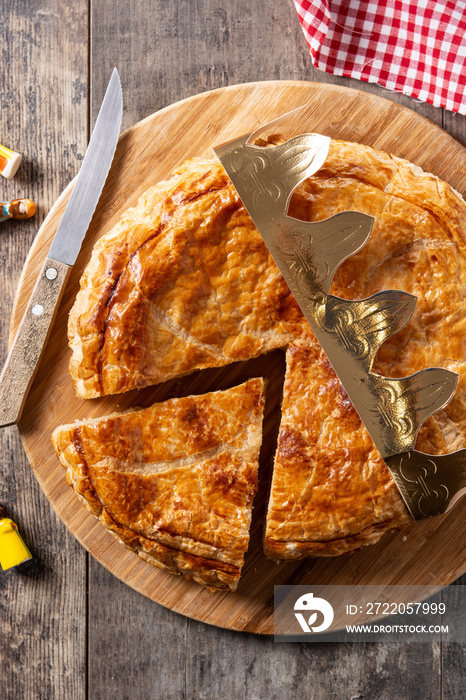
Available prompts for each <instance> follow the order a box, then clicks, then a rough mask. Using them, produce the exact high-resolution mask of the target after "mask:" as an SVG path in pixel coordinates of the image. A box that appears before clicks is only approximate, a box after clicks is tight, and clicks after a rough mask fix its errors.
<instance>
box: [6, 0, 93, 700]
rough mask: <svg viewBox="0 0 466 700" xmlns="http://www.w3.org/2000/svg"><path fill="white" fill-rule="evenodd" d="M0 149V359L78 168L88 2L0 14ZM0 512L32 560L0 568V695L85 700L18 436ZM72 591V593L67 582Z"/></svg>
mask: <svg viewBox="0 0 466 700" xmlns="http://www.w3.org/2000/svg"><path fill="white" fill-rule="evenodd" d="M1 17H2V19H1V20H0V22H1V29H2V32H1V37H2V38H1V39H0V42H1V44H0V45H1V50H2V68H1V70H0V104H1V117H0V124H1V127H0V141H1V142H2V144H5V145H6V146H9V147H11V148H13V149H15V150H16V151H19V152H20V153H21V154H22V155H23V162H22V164H21V167H20V169H19V171H18V173H17V174H16V176H15V178H14V179H13V180H11V181H7V180H5V179H4V178H0V180H1V182H0V199H2V200H10V199H12V198H15V197H30V198H32V199H33V200H34V201H35V202H36V203H37V205H38V212H37V214H36V216H35V217H34V218H33V219H32V220H30V221H24V222H19V221H7V222H5V223H3V224H0V226H1V231H0V261H1V263H0V290H1V298H2V313H1V315H0V362H1V363H2V364H3V360H4V358H5V356H6V351H7V339H8V327H9V320H10V314H11V310H12V306H13V299H14V296H15V293H16V288H17V284H18V279H19V274H20V271H21V268H22V266H23V264H24V260H25V257H26V254H27V252H28V249H29V247H30V245H31V243H32V241H33V238H34V236H35V234H36V232H37V230H38V229H39V226H40V224H41V223H42V221H43V219H44V217H45V215H46V214H47V212H48V210H49V209H50V207H51V206H52V204H53V202H54V201H55V200H56V198H57V196H58V195H59V194H60V192H61V191H62V190H63V188H64V186H65V185H66V184H67V182H68V181H69V180H70V178H71V177H73V176H74V174H75V173H76V171H77V170H78V169H79V166H80V161H81V160H82V157H83V154H84V151H85V148H86V143H87V123H86V122H87V67H88V52H87V34H88V14H87V2H86V1H82V0H76V1H75V2H73V3H72V4H71V3H70V4H69V5H68V6H67V5H66V4H65V5H63V4H62V3H60V2H58V1H57V0H31V1H30V2H28V3H24V2H21V1H20V0H12V1H11V2H8V3H6V4H5V3H4V4H3V7H2V12H1ZM0 459H1V463H0V503H1V504H3V505H4V507H5V509H6V510H7V512H8V513H9V514H10V515H11V517H12V518H14V519H15V520H16V522H17V523H18V524H19V526H20V529H21V532H22V534H23V536H24V538H25V540H26V542H27V544H28V546H29V548H30V549H31V552H32V553H33V560H32V561H30V562H26V563H25V564H23V565H21V566H19V567H17V568H16V569H10V570H9V571H6V572H4V573H3V572H1V571H0V697H1V698H2V700H19V699H20V698H21V700H23V699H24V700H37V699H38V698H41V699H42V698H44V699H45V698H50V699H55V698H70V699H73V700H74V699H75V698H76V700H78V699H79V700H81V698H83V697H84V696H85V692H86V664H87V658H86V558H87V557H86V554H85V552H83V550H82V548H81V547H80V546H79V544H78V543H77V542H76V541H75V539H74V538H73V537H72V536H71V535H70V533H69V531H68V530H67V529H66V528H65V527H64V526H63V524H62V523H61V521H60V520H59V519H58V517H57V516H56V514H55V512H54V511H53V509H52V508H51V507H50V504H49V503H48V501H47V500H46V498H45V497H44V494H43V492H42V491H41V489H40V488H39V485H38V483H37V481H36V479H35V478H34V476H33V474H32V472H31V469H30V466H29V463H28V461H27V459H26V457H25V455H24V451H23V449H22V445H21V442H20V440H19V436H18V432H17V429H16V428H7V429H4V430H2V431H0ZM70 582H71V585H70Z"/></svg>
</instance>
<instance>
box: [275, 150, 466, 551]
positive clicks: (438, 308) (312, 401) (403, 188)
mask: <svg viewBox="0 0 466 700" xmlns="http://www.w3.org/2000/svg"><path fill="white" fill-rule="evenodd" d="M305 189H306V191H307V193H308V194H307V196H308V202H307V203H306V204H304V203H303V202H304V200H303V197H301V200H300V202H299V214H300V216H301V218H306V219H310V220H317V219H325V218H327V217H328V216H330V215H332V214H334V213H336V212H338V211H343V210H345V209H357V210H360V211H364V212H366V213H369V214H371V215H372V216H375V226H374V231H373V234H372V237H371V240H370V241H369V242H368V243H367V245H366V246H365V247H364V249H363V250H362V251H361V252H360V253H358V254H357V255H355V256H353V257H352V258H351V259H350V260H348V261H347V262H346V263H344V264H343V265H342V266H341V267H340V269H339V270H338V272H337V275H336V277H335V280H334V284H333V286H332V293H334V294H336V295H337V296H342V297H345V298H347V299H362V298H366V297H369V296H371V295H372V294H375V293H376V292H378V291H381V290H383V289H402V290H405V291H407V292H410V293H412V294H415V295H416V296H418V303H417V307H416V311H415V314H414V316H413V319H412V321H411V322H410V323H409V325H408V326H407V327H406V328H405V329H403V330H402V331H400V332H399V333H397V334H396V335H394V336H393V337H392V338H390V339H389V340H388V341H386V343H385V344H384V345H383V346H382V348H381V349H380V351H379V353H378V355H377V358H376V362H375V365H374V371H375V372H377V373H379V374H384V375H387V376H390V375H391V376H396V377H401V376H406V375H409V374H412V373H414V372H416V371H418V370H420V369H422V368H425V367H432V366H442V367H446V368H448V369H451V370H453V371H455V372H458V373H459V374H460V385H459V389H458V392H457V394H456V396H455V398H454V400H453V401H452V402H451V403H450V404H449V406H447V407H446V408H445V409H444V410H443V411H441V412H439V413H437V414H436V416H435V420H434V419H433V418H432V419H429V421H427V422H426V423H425V424H424V426H423V427H422V429H421V431H420V434H419V437H418V441H417V448H418V449H420V450H421V451H424V452H428V453H432V454H442V453H445V452H446V451H452V450H454V449H458V448H460V447H461V446H464V444H465V438H466V380H465V377H466V374H465V363H466V342H465V337H466V309H465V290H466V249H465V238H464V222H465V221H466V218H465V215H466V205H465V203H464V202H463V200H462V199H461V198H460V197H459V196H458V195H457V194H456V193H455V192H454V191H453V190H452V189H451V188H450V187H449V186H448V185H446V184H445V183H443V182H440V181H439V180H437V179H436V178H434V177H433V176H430V175H427V174H425V173H422V172H421V171H420V170H419V169H416V168H414V166H412V165H410V164H409V163H407V162H405V161H402V160H400V159H398V158H392V157H390V156H388V155H386V154H383V153H378V152H375V151H373V150H372V149H370V148H366V147H364V146H360V145H359V146H354V145H353V144H344V143H335V142H332V145H331V148H330V153H329V156H328V158H327V161H326V162H325V165H324V167H323V169H322V170H321V171H320V172H319V173H317V174H316V175H315V176H314V177H313V178H311V179H310V180H309V181H308V182H307V183H306V184H305ZM409 520H410V517H409V515H408V512H407V510H406V508H405V506H404V503H403V501H402V499H401V496H400V494H399V492H398V490H397V488H396V487H395V485H394V483H393V481H392V479H391V477H390V475H389V472H388V471H387V469H386V467H385V465H384V463H383V461H382V459H381V458H380V456H379V454H378V452H377V451H376V449H375V447H374V445H373V443H372V441H371V440H370V438H369V435H368V434H367V431H366V430H365V428H364V426H363V425H362V423H361V421H360V419H359V417H358V415H357V414H356V412H355V410H354V408H353V406H352V404H351V402H350V400H349V399H348V397H347V395H346V393H345V391H344V389H343V388H342V386H341V384H340V382H339V381H338V379H337V377H336V375H335V374H334V372H333V369H332V367H331V366H330V365H329V363H328V361H327V359H326V357H325V355H324V354H323V353H322V351H321V349H320V346H319V345H318V344H317V342H316V340H315V338H314V336H313V335H312V333H311V332H309V333H306V334H303V335H302V336H301V338H299V339H297V340H296V341H295V342H294V343H292V344H291V345H290V346H289V348H288V352H287V374H286V379H285V388H284V398H283V406H282V422H281V426H280V434H279V443H278V449H277V453H276V458H275V466H274V472H273V481H272V488H271V495H270V501H269V508H268V515H267V523H266V530H265V538H264V549H265V552H266V554H267V555H268V556H269V557H271V558H272V559H275V560H280V559H298V558H300V557H302V556H335V555H338V554H341V553H343V552H348V551H353V550H355V549H358V548H360V547H361V546H362V545H367V544H371V543H373V542H376V541H377V540H378V539H380V537H381V535H382V534H383V533H384V532H385V531H386V530H389V529H393V528H395V527H399V526H400V525H403V524H404V523H406V522H409Z"/></svg>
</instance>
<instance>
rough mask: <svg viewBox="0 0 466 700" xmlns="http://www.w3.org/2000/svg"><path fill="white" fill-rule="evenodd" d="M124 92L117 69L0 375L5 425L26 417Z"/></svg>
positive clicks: (103, 173) (108, 158)
mask: <svg viewBox="0 0 466 700" xmlns="http://www.w3.org/2000/svg"><path fill="white" fill-rule="evenodd" d="M122 111H123V95H122V90H121V83H120V77H119V75H118V71H117V69H116V68H114V69H113V73H112V76H111V78H110V81H109V84H108V87H107V91H106V93H105V96H104V99H103V102H102V105H101V108H100V111H99V114H98V116H97V120H96V123H95V126H94V131H93V132H92V135H91V139H90V141H89V145H88V148H87V151H86V154H85V156H84V160H83V162H82V165H81V168H80V171H79V173H78V176H77V179H76V183H75V185H74V187H73V191H72V193H71V197H70V199H69V202H68V205H67V207H66V209H65V213H64V214H63V217H62V219H61V221H60V225H59V226H58V229H57V232H56V234H55V237H54V239H53V241H52V245H51V247H50V250H49V253H48V255H47V258H46V260H45V262H44V265H43V266H42V270H41V271H40V273H39V277H38V279H37V282H36V285H35V287H34V289H33V291H32V294H31V297H30V299H29V303H28V306H27V309H26V311H25V313H24V316H23V318H22V320H21V324H20V326H19V329H18V332H17V333H16V336H15V339H14V341H13V345H12V347H11V349H10V352H9V354H8V357H7V359H6V362H5V366H4V368H3V370H2V373H1V375H0V427H4V426H7V425H12V424H13V423H17V422H18V421H19V419H20V418H21V414H22V411H23V407H24V403H25V401H26V397H27V395H28V391H29V388H30V386H31V384H32V381H33V379H34V376H35V373H36V371H37V368H38V366H39V362H40V358H41V355H42V351H43V349H44V347H45V345H46V343H47V339H48V337H49V334H50V330H51V327H52V324H53V321H54V318H55V315H56V312H57V309H58V306H59V303H60V300H61V298H62V295H63V292H64V289H65V287H66V282H67V280H68V277H69V275H70V272H71V269H72V267H73V265H74V263H75V262H76V258H77V257H78V253H79V251H80V249H81V244H82V242H83V239H84V236H85V234H86V231H87V229H88V227H89V224H90V222H91V219H92V215H93V213H94V211H95V208H96V206H97V202H98V201H99V198H100V195H101V192H102V189H103V186H104V184H105V181H106V179H107V175H108V171H109V170H110V165H111V163H112V161H113V156H114V154H115V149H116V145H117V142H118V136H119V134H120V127H121V116H122Z"/></svg>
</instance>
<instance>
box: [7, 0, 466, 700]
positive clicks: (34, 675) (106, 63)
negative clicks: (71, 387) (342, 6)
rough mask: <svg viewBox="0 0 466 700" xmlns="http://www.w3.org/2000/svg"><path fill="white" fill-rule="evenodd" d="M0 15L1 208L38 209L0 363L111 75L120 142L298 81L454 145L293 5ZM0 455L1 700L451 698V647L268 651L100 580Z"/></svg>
mask: <svg viewBox="0 0 466 700" xmlns="http://www.w3.org/2000/svg"><path fill="white" fill-rule="evenodd" d="M2 10H3V12H2V18H3V19H2V28H3V32H2V70H1V72H0V96H1V129H0V140H1V142H2V143H4V144H5V145H8V146H11V147H12V148H14V149H15V150H18V151H20V152H21V153H22V154H23V155H24V163H23V165H22V167H21V169H20V171H19V172H18V174H17V175H16V177H15V178H14V180H12V181H11V182H8V181H6V180H4V179H2V181H1V182H0V198H1V199H3V200H9V199H12V198H14V197H17V196H28V197H31V198H33V199H34V200H35V201H36V202H37V203H38V207H39V212H38V214H37V216H36V217H35V218H34V219H33V220H31V221H27V222H22V223H21V222H12V221H11V222H7V223H4V224H2V225H1V231H0V234H1V235H0V256H1V265H0V293H1V296H2V314H1V316H0V361H3V359H4V358H5V356H6V351H7V337H8V328H9V318H10V313H11V309H12V307H13V300H14V295H15V290H16V286H17V283H18V279H19V275H20V272H21V269H22V266H23V263H24V260H25V257H26V254H27V252H28V249H29V247H30V245H31V243H32V241H33V238H34V235H35V233H36V232H37V230H38V227H39V225H40V223H41V222H42V221H43V219H44V217H45V216H46V214H47V212H48V211H49V209H50V207H51V205H52V204H53V202H54V201H55V199H56V198H57V196H58V195H59V194H60V192H61V191H62V190H63V189H64V187H65V186H66V184H67V183H68V182H69V181H70V180H71V178H72V177H73V176H74V175H75V174H76V172H77V171H78V169H79V166H80V162H81V160H82V157H83V154H84V152H85V148H86V144H87V140H88V136H89V129H90V127H91V125H93V123H94V121H95V117H96V114H97V111H98V108H99V105H100V102H101V99H102V97H103V93H104V88H105V85H106V82H107V80H108V77H109V75H110V73H111V69H112V67H113V66H117V68H118V69H119V71H120V75H121V78H122V83H123V89H124V103H125V110H124V115H123V125H122V128H123V129H124V128H127V127H129V126H130V125H132V124H134V123H135V122H137V121H139V120H140V119H142V118H143V117H145V116H147V115H149V114H151V113H153V112H154V111H156V110H158V109H160V108H161V107H164V106H166V105H168V104H170V103H172V102H174V101H177V100H179V99H182V98H184V97H187V96H190V95H193V94H196V93H198V92H203V91H205V90H209V89H212V88H217V87H222V86H225V85H231V84H235V83H242V82H249V81H256V80H271V79H274V80H276V79H279V80H280V79H294V80H311V81H320V82H328V83H337V84H341V85H346V86H349V87H353V88H357V89H359V90H366V91H370V92H373V93H375V94H378V95H381V96H383V97H386V98H388V99H391V100H394V101H396V102H399V103H400V104H402V105H404V106H406V107H408V108H409V109H412V110H414V111H416V112H418V113H419V114H422V115H423V116H425V117H427V118H428V119H430V120H432V121H434V122H435V123H437V124H439V125H441V126H443V128H444V129H446V130H447V131H448V132H449V133H451V134H452V135H453V136H455V137H456V138H457V139H459V140H460V141H462V142H463V143H466V119H465V118H464V117H461V116H459V115H455V114H453V113H451V112H446V111H443V110H439V109H434V108H433V107H430V106H429V105H425V104H422V103H418V102H415V101H414V100H412V99H410V98H407V97H403V96H400V95H395V94H394V93H391V92H389V91H387V90H383V89H382V88H378V87H376V86H372V85H367V84H364V83H359V82H357V81H353V80H349V79H343V78H335V77H332V76H329V75H326V74H324V73H322V72H320V71H317V70H315V69H314V68H313V66H312V63H311V60H310V56H309V53H308V49H307V47H306V44H305V41H304V37H303V35H302V32H301V29H300V26H299V23H298V20H297V17H296V14H295V10H294V7H293V3H292V0H281V1H280V2H279V1H278V0H277V1H276V2H272V1H271V0H257V1H256V2H253V3H251V2H250V1H247V0H233V1H232V0H230V1H229V2H227V0H216V1H215V2H214V0H204V2H198V1H197V0H194V1H193V2H189V1H188V0H184V1H178V2H176V1H174V0H173V1H172V2H169V1H168V0H152V2H149V0H126V2H120V0H92V2H90V3H89V2H88V0H74V1H73V2H71V0H63V1H62V2H58V0H29V2H28V3H24V2H20V1H19V0H10V1H9V2H7V1H6V0H4V1H3V3H2ZM5 57H7V58H5ZM463 194H464V193H463ZM0 456H1V475H0V503H2V504H3V505H4V506H5V507H6V508H7V509H8V512H9V514H10V515H11V516H12V517H13V518H15V519H16V521H17V522H18V523H19V524H20V526H21V530H22V533H23V535H24V538H25V540H26V541H27V543H28V545H29V547H30V549H31V551H32V552H33V554H34V559H33V561H31V562H29V563H27V564H24V565H22V566H21V567H19V568H17V569H14V570H10V571H8V572H5V573H1V572H0V591H1V593H0V698H1V700H20V699H21V700H55V699H57V700H75V699H76V700H85V699H86V700H87V699H88V698H90V699H92V700H98V699H100V698H102V699H107V698H112V700H123V699H126V698H128V699H129V698H131V699H132V700H146V699H149V698H151V699H154V700H155V699H158V698H160V699H162V698H163V699H164V700H171V699H172V698H173V700H175V699H176V700H180V699H181V698H185V699H186V700H195V699H198V698H199V699H201V698H202V699H203V700H210V698H216V699H219V700H242V699H244V700H246V698H247V699H248V700H256V699H261V700H262V699H264V700H265V698H267V699H269V698H270V699H274V700H275V699H276V700H287V699H288V698H290V699H291V698H306V699H307V698H312V700H329V699H330V698H335V700H343V699H344V700H356V699H357V700H388V699H390V700H406V699H407V698H409V699H410V700H421V699H422V700H440V698H441V699H442V700H457V698H459V697H460V695H461V688H464V671H463V668H464V660H465V658H464V657H465V650H464V648H463V647H461V646H460V645H456V644H445V643H444V644H436V643H434V644H412V645H407V644H403V643H399V644H390V645H383V644H380V645H377V644H354V645H349V644H348V645H344V644H312V645H309V644H275V643H274V642H273V640H271V639H269V638H264V637H256V636H253V635H248V634H241V633H235V632H230V631H226V630H223V629H220V628H214V627H210V626H207V625H205V624H202V623H199V622H194V621H192V620H190V619H188V618H186V617H182V616H180V615H177V614H175V613H172V612H171V611H169V610H166V609H164V608H162V607H160V606H158V605H156V604H155V603H153V602H151V601H150V600H148V599H146V598H144V597H143V596H141V595H139V594H138V593H135V592H134V591H133V590H132V589H130V588H129V587H127V586H126V585H124V584H123V583H121V582H120V581H118V580H117V579H116V578H114V577H113V576H112V575H111V574H109V573H108V572H107V571H106V570H105V569H104V568H103V567H102V566H101V565H100V564H98V563H97V562H96V561H95V560H94V559H92V558H91V557H90V556H89V555H88V554H87V553H86V551H85V550H84V549H83V548H82V547H81V546H80V545H79V544H78V543H77V542H76V541H75V539H74V538H73V537H72V536H71V535H70V533H69V532H68V531H67V530H66V528H65V527H64V525H63V524H62V523H61V521H60V520H59V519H58V518H57V516H56V515H55V513H54V512H53V510H52V508H51V507H50V505H49V503H48V501H47V500H46V498H45V497H44V495H43V494H42V492H41V490H40V488H39V486H38V484H37V482H36V480H35V477H34V476H33V474H32V471H31V469H30V467H29V464H28V462H27V459H26V457H25V455H24V452H23V448H22V445H21V442H20V440H19V436H18V433H17V430H16V428H9V429H4V430H3V431H1V432H0ZM462 582H463V583H466V579H465V578H463V580H462Z"/></svg>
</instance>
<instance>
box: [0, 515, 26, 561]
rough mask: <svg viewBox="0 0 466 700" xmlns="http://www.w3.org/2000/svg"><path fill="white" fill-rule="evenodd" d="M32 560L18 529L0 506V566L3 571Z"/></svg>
mask: <svg viewBox="0 0 466 700" xmlns="http://www.w3.org/2000/svg"><path fill="white" fill-rule="evenodd" d="M28 559H32V556H31V553H30V551H29V550H28V548H27V547H26V545H25V544H24V542H23V540H22V538H21V535H20V534H19V532H18V528H17V526H16V525H15V523H14V522H13V520H11V519H10V518H7V517H6V515H5V511H4V510H3V508H2V507H1V506H0V566H1V567H2V569H3V570H4V571H6V569H11V568H12V567H13V566H18V564H22V563H23V561H27V560H28Z"/></svg>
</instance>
